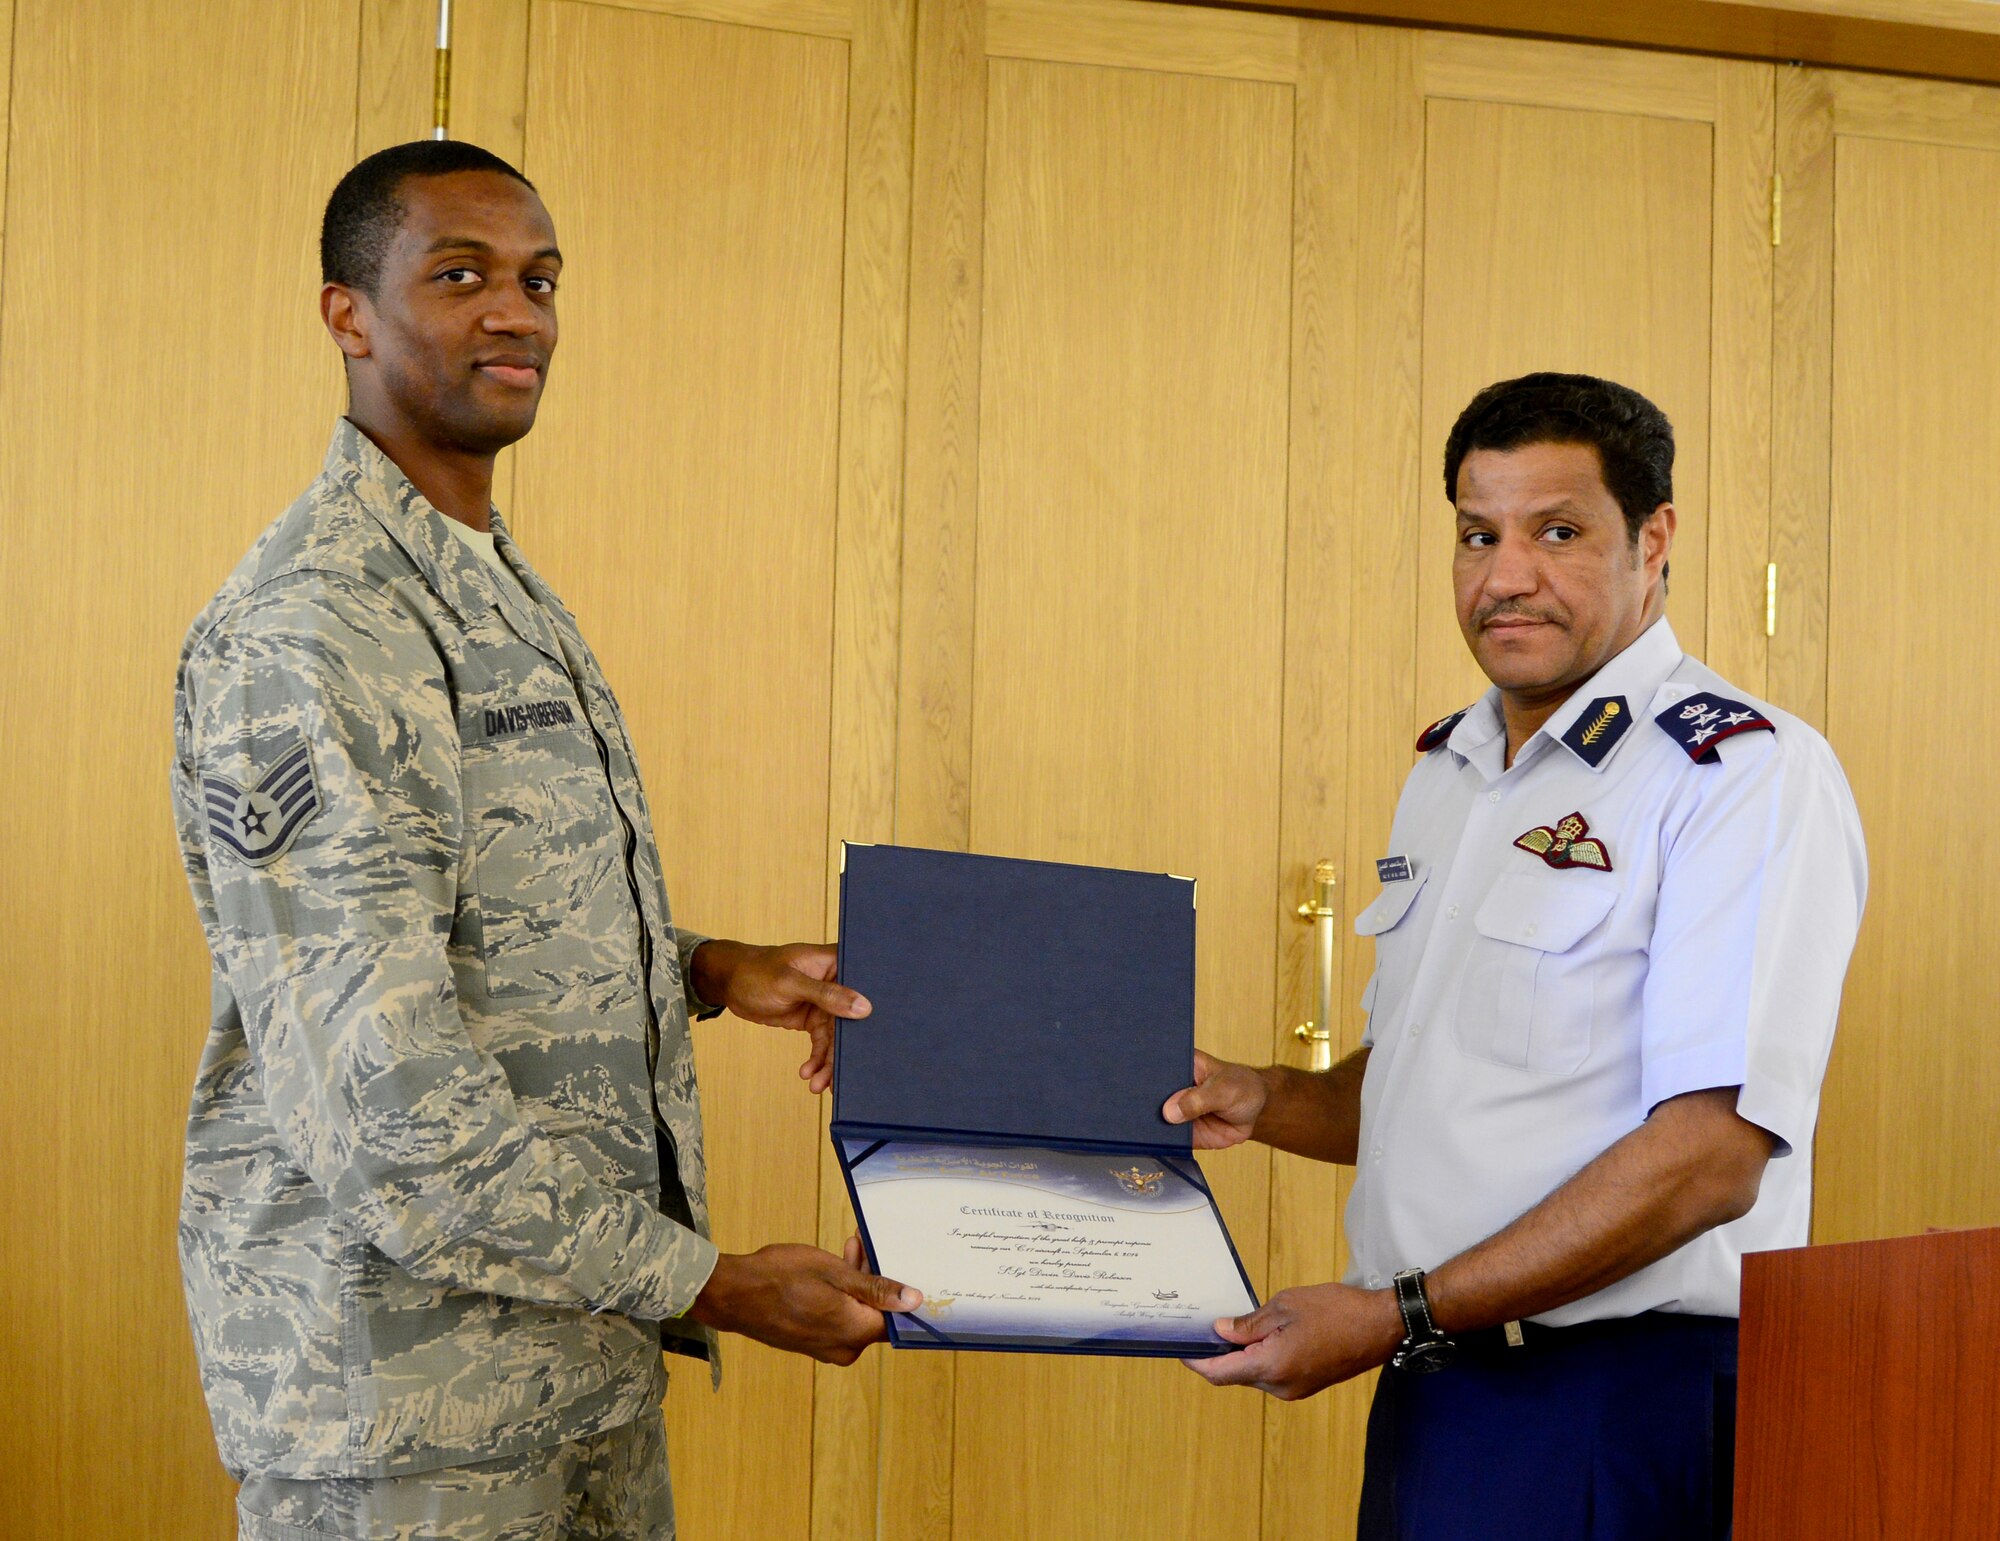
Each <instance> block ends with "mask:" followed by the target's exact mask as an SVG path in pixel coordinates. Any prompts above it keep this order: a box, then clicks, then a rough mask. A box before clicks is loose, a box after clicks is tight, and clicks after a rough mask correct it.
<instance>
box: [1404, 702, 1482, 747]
mask: <svg viewBox="0 0 2000 1541" xmlns="http://www.w3.org/2000/svg"><path fill="white" fill-rule="evenodd" d="M1471 710H1472V708H1471V707H1469V706H1467V707H1461V708H1460V709H1459V710H1458V711H1455V712H1453V713H1452V714H1451V715H1450V716H1449V717H1440V718H1438V720H1437V721H1436V722H1434V723H1432V724H1431V725H1430V726H1429V727H1428V728H1425V729H1424V731H1423V732H1421V733H1419V734H1418V735H1417V753H1418V754H1429V753H1430V752H1431V751H1432V750H1433V749H1435V748H1437V746H1438V745H1439V744H1442V743H1443V742H1444V741H1445V740H1446V739H1448V738H1450V737H1451V730H1452V729H1453V728H1455V727H1457V726H1458V720H1459V719H1460V718H1461V717H1463V716H1464V715H1465V714H1466V713H1467V712H1469V711H1471Z"/></svg>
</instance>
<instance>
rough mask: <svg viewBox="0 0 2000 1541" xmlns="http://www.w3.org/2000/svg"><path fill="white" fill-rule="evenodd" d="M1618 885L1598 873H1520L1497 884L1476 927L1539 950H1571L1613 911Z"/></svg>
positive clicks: (1475, 920)
mask: <svg viewBox="0 0 2000 1541" xmlns="http://www.w3.org/2000/svg"><path fill="white" fill-rule="evenodd" d="M1617 902H1618V889H1617V887H1616V886H1615V885H1614V884H1611V883H1607V882H1602V881H1599V880H1598V879H1597V878H1596V877H1595V875H1594V874H1586V873H1581V872H1579V873H1576V874H1574V875H1573V876H1570V877H1559V876H1557V875H1556V874H1555V873H1540V872H1516V873H1511V874H1509V875H1508V876H1506V877H1503V878H1501V879H1500V881H1499V882H1497V883H1495V884H1494V885H1493V887H1492V890H1491V891H1490V892H1489V893H1488V894H1487V895H1486V901H1485V902H1484V903H1483V904H1481V905H1480V906H1479V913H1478V914H1477V915H1475V916H1474V917H1473V920H1472V924H1473V926H1474V927H1475V928H1476V929H1477V930H1478V932H1479V934H1480V935H1481V936H1485V937H1491V938H1492V939H1493V940H1494V941H1496V942H1512V943H1513V944H1514V945H1515V946H1517V947H1532V948H1534V949H1535V950H1536V951H1537V952H1568V951H1569V950H1570V948H1572V947H1574V946H1575V945H1576V944H1577V943H1578V942H1580V941H1582V940H1583V939H1584V938H1585V937H1586V936H1588V935H1589V934H1590V933H1591V932H1592V931H1593V930H1595V929H1596V927H1597V926H1598V925H1599V924H1600V923H1601V922H1602V921H1603V919H1604V917H1605V916H1606V915H1609V914H1610V913H1611V906H1612V905H1613V904H1615V903H1617Z"/></svg>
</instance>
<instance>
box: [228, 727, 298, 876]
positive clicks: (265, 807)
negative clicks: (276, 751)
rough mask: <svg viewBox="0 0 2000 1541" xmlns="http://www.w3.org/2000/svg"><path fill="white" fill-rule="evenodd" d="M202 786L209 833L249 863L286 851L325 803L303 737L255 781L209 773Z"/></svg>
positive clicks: (254, 864)
mask: <svg viewBox="0 0 2000 1541" xmlns="http://www.w3.org/2000/svg"><path fill="white" fill-rule="evenodd" d="M201 792H202V799H203V801H204V802H205V803H206V804H207V805H208V834H209V838H210V839H211V840H212V841H214V842H215V844H216V845H217V846H219V847H221V848H222V849H223V850H225V851H227V852H229V853H230V855H232V856H234V857H235V858H236V859H237V860H238V861H240V862H242V863H243V864H244V865H245V866H248V867H268V866H269V865H270V864H271V863H272V862H274V861H276V860H277V859H278V858H279V857H280V856H283V855H284V854H285V852H287V851H288V850H290V849H291V848H292V842H293V841H294V840H296V839H297V838H298V834H299V831H300V830H302V829H304V828H305V827H306V825H307V824H309V823H310V822H311V821H312V818H313V815H314V814H316V813H318V812H319V811H320V808H321V807H322V806H323V805H322V803H321V801H320V795H319V783H318V782H317V781H316V780H314V779H313V768H312V755H311V753H310V752H309V751H308V750H307V748H306V741H305V740H304V739H303V738H301V739H299V740H298V741H297V742H296V743H294V744H293V745H292V746H291V747H290V748H289V749H287V750H285V752H284V753H283V754H281V755H279V756H278V759H277V763H276V764H274V765H273V766H272V767H271V768H270V769H269V770H267V771H265V772H264V774H263V775H261V776H259V777H258V778H257V783H256V785H255V786H251V787H239V786H238V785H237V784H236V783H235V782H233V781H231V780H230V779H229V778H228V777H227V776H216V775H207V774H205V775H203V777H202V778H201Z"/></svg>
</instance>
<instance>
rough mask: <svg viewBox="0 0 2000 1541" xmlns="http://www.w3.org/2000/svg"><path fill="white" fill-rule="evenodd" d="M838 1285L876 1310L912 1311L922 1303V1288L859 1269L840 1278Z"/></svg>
mask: <svg viewBox="0 0 2000 1541" xmlns="http://www.w3.org/2000/svg"><path fill="white" fill-rule="evenodd" d="M840 1287H841V1288H842V1289H843V1290H845V1291H846V1292H847V1293H848V1294H849V1295H851V1296H853V1297H854V1298H855V1299H856V1300H858V1301H860V1302H861V1303H862V1304H863V1305H864V1306H873V1307H874V1308H875V1309H876V1310H878V1311H914V1310H916V1308H917V1307H918V1306H920V1305H922V1304H923V1303H924V1294H923V1291H922V1290H918V1289H912V1288H911V1287H910V1286H909V1285H907V1284H898V1283H897V1282H896V1281H895V1280H894V1279H885V1278H883V1277H882V1276H881V1275H880V1274H875V1273H862V1272H861V1271H860V1270H859V1269H855V1270H853V1271H852V1272H850V1273H849V1274H848V1275H847V1277H846V1278H845V1279H843V1280H841V1281H840Z"/></svg>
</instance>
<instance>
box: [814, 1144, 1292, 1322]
mask: <svg viewBox="0 0 2000 1541" xmlns="http://www.w3.org/2000/svg"><path fill="white" fill-rule="evenodd" d="M844 1144H845V1154H846V1156H847V1161H848V1168H849V1171H850V1173H851V1175H852V1179H853V1182H854V1188H855V1197H856V1199H857V1201H858V1208H859V1212H860V1213H861V1215H862V1217H863V1224H864V1226H865V1227H866V1230H867V1235H868V1241H869V1249H870V1252H871V1254H872V1256H873V1258H874V1260H875V1264H876V1266H877V1267H878V1268H879V1269H880V1270H881V1271H882V1272H883V1273H885V1274H887V1275H889V1276H890V1277H891V1278H895V1279H899V1280H902V1281H903V1282H904V1283H907V1284H914V1285H915V1286H916V1287H917V1288H918V1289H920V1290H922V1291H923V1292H924V1304H923V1305H922V1306H921V1307H920V1308H919V1309H918V1311H917V1312H916V1315H915V1321H916V1324H917V1325H918V1326H919V1327H920V1328H921V1329H924V1330H925V1331H927V1332H928V1333H929V1334H930V1335H931V1336H932V1337H934V1338H936V1339H937V1340H939V1344H940V1346H942V1345H943V1344H944V1343H945V1342H949V1343H950V1344H951V1345H952V1346H955V1347H976V1346H983V1345H988V1344H991V1345H994V1346H999V1345H1002V1344H1004V1345H1006V1346H1008V1347H1016V1348H1025V1347H1036V1346H1041V1347H1050V1348H1055V1347H1062V1348H1073V1347H1078V1346H1081V1345H1084V1344H1091V1345H1098V1346H1102V1347H1104V1348H1108V1349H1113V1350H1115V1349H1117V1348H1119V1347H1124V1348H1126V1349H1127V1351H1131V1350H1143V1347H1144V1346H1145V1345H1151V1344H1160V1345H1169V1344H1179V1345H1189V1344H1193V1343H1202V1342H1208V1343H1212V1345H1213V1346H1214V1347H1215V1348H1216V1349H1217V1350H1220V1349H1223V1348H1225V1347H1226V1346H1227V1345H1225V1344H1224V1342H1223V1340H1222V1339H1221V1338H1220V1337H1219V1336H1217V1335H1216V1334H1215V1333H1214V1331H1213V1328H1212V1325H1211V1324H1212V1323H1213V1322H1214V1320H1215V1319H1216V1318H1217V1317H1218V1316H1237V1315H1241V1314H1243V1313H1245V1312H1248V1311H1251V1310H1254V1309H1255V1308H1256V1302H1255V1300H1254V1299H1253V1298H1252V1296H1251V1293H1250V1290H1249V1287H1248V1285H1247V1284H1246V1283H1245V1281H1244V1277H1243V1270H1242V1268H1241V1267H1240V1266H1239V1265H1238V1262H1237V1259H1236V1255H1235V1252H1234V1251H1233V1249H1232V1248H1231V1246H1230V1243H1229V1237H1228V1234H1227V1232H1226V1231H1225V1230H1224V1229H1223V1226H1222V1222H1221V1218H1220V1216H1219V1215H1218V1213H1217V1212H1216V1209H1215V1205H1214V1203H1213V1201H1212V1200H1211V1198H1210V1197H1209V1194H1208V1192H1207V1190H1206V1188H1205V1186H1203V1185H1202V1180H1201V1173H1200V1169H1199V1168H1198V1167H1196V1166H1195V1164H1194V1162H1193V1160H1192V1158H1191V1157H1190V1158H1172V1157H1167V1156H1134V1155H1130V1154H1121V1153H1117V1152H1090V1151H1078V1150H1054V1149H1048V1148H1043V1147H1036V1146H1020V1145H991V1146H974V1145H957V1144H953V1145H938V1144H930V1143H916V1142H905V1141H901V1140H887V1141H883V1140H859V1139H849V1140H847V1141H845V1142H844ZM906 1320H907V1319H906ZM909 1336H910V1337H912V1338H920V1337H921V1334H910V1335H909ZM1155 1351H1157V1350H1155Z"/></svg>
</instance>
